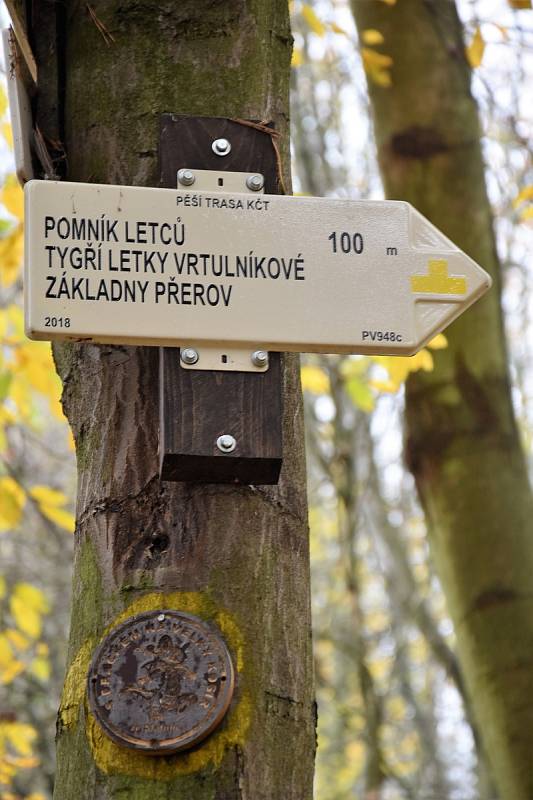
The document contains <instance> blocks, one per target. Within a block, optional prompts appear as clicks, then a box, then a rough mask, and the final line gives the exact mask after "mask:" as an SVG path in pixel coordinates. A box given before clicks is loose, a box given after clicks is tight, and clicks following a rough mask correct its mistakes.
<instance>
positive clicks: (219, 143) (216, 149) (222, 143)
mask: <svg viewBox="0 0 533 800" xmlns="http://www.w3.org/2000/svg"><path fill="white" fill-rule="evenodd" d="M211 149H212V150H213V153H214V154H215V155H217V156H227V155H228V153H231V143H230V142H228V140H227V139H215V141H214V142H213V144H212V145H211Z"/></svg>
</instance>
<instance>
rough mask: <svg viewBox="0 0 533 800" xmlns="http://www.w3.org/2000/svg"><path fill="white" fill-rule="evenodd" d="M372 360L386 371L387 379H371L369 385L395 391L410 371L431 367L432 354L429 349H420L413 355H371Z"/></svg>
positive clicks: (386, 390)
mask: <svg viewBox="0 0 533 800" xmlns="http://www.w3.org/2000/svg"><path fill="white" fill-rule="evenodd" d="M371 358H372V361H374V362H375V363H376V364H379V365H380V366H382V367H384V368H385V369H386V371H387V372H388V377H389V380H388V381H376V380H372V381H371V382H370V383H371V386H372V387H373V388H374V389H377V390H378V391H382V392H397V391H399V389H400V388H401V386H402V384H403V383H404V381H405V380H406V378H407V376H408V375H409V373H410V372H418V370H425V371H426V372H430V371H431V370H432V369H433V356H432V355H431V353H430V352H429V350H426V349H424V350H420V352H419V353H417V354H416V355H414V356H372V357H371Z"/></svg>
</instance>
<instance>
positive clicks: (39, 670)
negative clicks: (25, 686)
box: [30, 658, 50, 682]
mask: <svg viewBox="0 0 533 800" xmlns="http://www.w3.org/2000/svg"><path fill="white" fill-rule="evenodd" d="M30 672H31V673H32V675H35V677H36V678H38V679H39V680H40V681H43V682H44V681H47V680H48V679H49V678H50V662H49V661H48V659H47V658H34V659H33V661H32V662H31V664H30Z"/></svg>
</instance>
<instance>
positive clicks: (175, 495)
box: [32, 0, 315, 800]
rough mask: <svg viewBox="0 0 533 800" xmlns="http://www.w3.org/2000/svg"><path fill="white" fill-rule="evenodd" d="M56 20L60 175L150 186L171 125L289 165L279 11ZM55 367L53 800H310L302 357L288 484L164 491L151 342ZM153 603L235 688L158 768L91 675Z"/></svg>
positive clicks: (98, 4) (72, 358) (283, 20)
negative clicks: (222, 708)
mask: <svg viewBox="0 0 533 800" xmlns="http://www.w3.org/2000/svg"><path fill="white" fill-rule="evenodd" d="M56 8H57V28H56V35H57V38H56V40H55V41H54V40H50V39H48V40H47V42H46V43H45V42H43V41H39V36H40V29H39V24H40V22H39V21H40V20H41V21H42V20H43V19H44V18H48V20H49V18H50V16H51V15H52V12H51V11H50V5H49V4H48V3H47V2H46V1H45V0H43V2H42V3H41V1H40V0H35V2H34V9H33V16H32V19H33V23H34V29H33V36H34V40H35V42H36V45H37V46H36V51H37V52H38V53H39V57H40V65H39V66H40V69H41V73H40V78H41V94H40V96H39V99H38V120H39V121H40V122H41V124H42V125H43V128H44V131H43V132H44V133H45V134H46V133H48V134H49V135H50V137H51V138H53V139H56V137H57V135H58V133H59V134H60V135H62V136H63V138H64V141H63V144H64V147H65V152H66V156H67V161H66V163H67V169H66V174H65V177H66V178H67V179H68V180H71V181H89V182H94V183H119V184H135V185H156V184H157V178H158V172H157V148H158V133H159V115H160V114H161V113H163V112H167V111H168V112H175V113H181V114H190V115H201V114H205V115H211V116H226V117H242V118H248V119H260V120H273V121H274V123H275V125H276V128H277V129H278V130H280V131H281V132H282V133H283V135H284V138H283V142H284V146H283V161H284V166H285V170H286V171H288V146H287V136H286V134H287V109H288V97H287V90H288V73H289V61H290V52H291V37H290V31H289V20H288V9H287V3H286V2H285V0H268V1H266V2H265V0H234V2H231V3H227V2H222V0H219V1H218V2H216V1H214V0H185V1H184V2H180V3H175V2H158V3H153V2H148V0H95V1H94V2H93V3H92V4H91V9H92V11H93V12H94V15H96V18H97V19H98V20H99V23H100V24H101V26H103V29H104V30H107V31H108V32H109V33H110V34H111V36H112V39H108V41H107V42H106V41H105V39H104V36H103V33H102V28H100V29H99V27H97V25H96V24H95V18H94V16H93V14H90V13H89V7H88V6H86V4H85V3H83V4H80V3H77V2H76V3H75V2H70V1H69V0H67V2H66V3H65V5H59V4H58V6H57V7H56ZM47 15H48V16H47ZM56 57H57V60H58V64H59V68H58V69H57V70H56V66H55V63H56ZM57 76H59V80H58V79H57ZM56 105H57V108H59V111H60V118H59V120H57V119H56V118H55V116H54V113H53V111H54V108H55V106H56ZM55 144H57V142H56V143H55ZM286 179H287V176H286ZM55 356H56V363H57V367H58V371H59V373H60V375H61V377H62V379H63V385H64V405H65V409H66V412H67V415H68V417H69V420H70V423H71V425H72V428H73V430H74V436H75V440H76V451H77V459H78V470H79V486H78V501H77V531H76V556H75V567H74V605H73V612H72V627H71V634H70V652H69V668H68V671H67V678H66V683H65V690H64V695H63V698H62V703H61V708H60V712H59V719H58V772H57V781H56V790H55V795H54V797H55V798H56V800H73V798H79V799H80V800H96V798H98V800H100V799H102V800H104V798H105V799H106V800H107V798H117V799H118V798H128V800H148V798H149V799H150V800H167V798H168V799H169V800H170V798H172V800H178V799H179V798H183V799H184V800H207V798H209V799H210V800H211V799H212V800H214V799H215V798H216V799H217V800H223V799H224V800H230V798H254V800H260V798H265V800H266V798H268V800H274V799H277V798H279V800H287V799H289V798H293V799H294V800H304V798H309V797H310V796H311V791H312V789H311V787H312V772H313V755H314V744H315V734H314V722H315V719H314V717H315V714H314V703H313V689H312V660H311V640H310V604H309V564H308V540H307V521H306V498H305V476H304V454H303V435H302V409H301V401H300V394H299V386H298V362H297V359H296V358H293V357H290V358H288V359H286V361H285V365H286V366H285V370H284V376H283V384H284V402H285V416H284V448H285V450H284V455H285V462H284V468H283V471H282V477H281V481H280V484H279V486H278V487H268V488H266V487H253V486H244V487H240V488H234V487H231V486H218V485H192V484H182V485H179V484H168V483H165V484H161V483H160V482H159V480H158V478H157V471H158V461H157V439H158V436H157V433H158V432H157V426H158V351H157V348H129V347H104V346H100V347H98V346H92V345H87V346H60V347H56V348H55ZM161 606H163V607H164V606H166V607H173V608H177V609H181V610H184V611H189V612H192V613H195V614H197V615H198V616H200V617H203V618H206V619H211V620H214V621H215V622H216V623H217V625H218V626H219V628H220V629H221V630H222V633H223V634H224V637H225V639H226V641H227V643H228V645H229V647H230V649H231V651H232V653H233V656H234V659H235V662H236V665H237V668H238V687H237V692H236V698H235V700H234V702H233V704H232V707H231V709H230V712H229V714H228V717H227V718H226V720H225V721H224V722H223V724H222V726H221V728H220V729H219V730H218V731H217V732H215V733H214V734H213V735H212V736H210V737H209V738H208V739H207V740H206V742H205V744H203V745H201V746H199V747H197V748H196V749H194V750H192V751H190V752H189V753H188V754H182V755H176V756H172V757H165V758H158V757H155V758H154V757H152V758H150V757H147V756H142V755H139V754H136V753H134V752H133V751H131V752H130V751H128V750H124V749H121V748H119V747H117V746H116V745H114V744H112V743H111V742H110V740H108V739H107V738H106V737H105V736H104V735H103V734H102V732H101V731H100V729H99V727H98V725H97V724H96V723H95V722H94V720H92V718H91V716H90V715H89V714H88V711H87V705H86V699H85V680H86V670H87V666H88V662H89V659H90V657H91V653H92V652H93V650H94V647H95V646H96V644H97V642H98V641H99V640H100V639H101V637H102V635H103V633H104V631H106V630H109V628H110V627H111V626H114V625H115V624H117V623H118V622H120V621H122V620H124V619H125V618H127V617H128V616H130V615H131V614H132V613H135V612H137V611H141V610H145V609H150V608H156V607H161Z"/></svg>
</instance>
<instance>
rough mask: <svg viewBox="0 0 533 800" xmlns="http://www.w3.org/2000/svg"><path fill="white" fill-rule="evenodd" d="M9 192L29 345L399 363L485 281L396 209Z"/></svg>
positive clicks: (185, 194) (327, 202)
mask: <svg viewBox="0 0 533 800" xmlns="http://www.w3.org/2000/svg"><path fill="white" fill-rule="evenodd" d="M196 172H197V173H198V172H199V171H196ZM220 180H222V178H221V179H220ZM199 185H201V182H200V183H199ZM219 185H222V184H220V183H219ZM25 195H26V246H25V252H26V267H25V281H26V331H27V334H28V336H30V338H33V339H72V340H76V341H94V342H114V343H129V344H137V345H143V344H149V345H163V346H176V345H187V344H196V345H198V344H200V345H204V346H207V347H218V346H220V345H223V346H227V347H246V348H252V349H254V350H256V349H258V348H260V349H264V350H279V351H286V350H288V351H299V352H321V353H376V352H377V353H383V354H392V355H412V354H414V353H415V352H417V350H419V349H420V348H421V347H422V346H423V345H424V344H425V343H426V342H428V341H429V340H430V339H431V338H432V337H433V336H435V335H436V334H437V333H438V332H439V331H441V330H443V329H444V328H445V327H446V326H447V325H448V324H449V323H450V322H452V321H453V320H454V319H456V317H458V316H459V315H460V314H461V313H462V312H463V311H465V310H466V309H467V308H468V307H469V306H470V305H471V304H472V303H474V302H475V300H477V299H478V298H479V297H481V295H482V294H483V293H484V292H485V291H487V289H489V287H490V285H491V279H490V277H489V276H488V275H487V273H486V272H485V271H484V270H483V269H481V267H479V266H478V265H477V264H476V263H475V262H474V261H473V260H472V259H471V258H469V257H468V256H467V255H465V253H463V252H462V251H461V250H459V249H458V248H457V247H456V246H455V245H454V244H453V243H452V242H451V241H450V240H449V239H447V238H446V237H445V236H444V235H443V234H442V233H440V231H438V230H437V229H436V228H435V227H434V226H433V225H432V224H431V223H430V222H428V220H426V219H425V218H424V217H423V216H422V215H421V214H419V213H418V212H417V211H416V210H415V209H414V208H413V207H412V206H410V205H409V204H408V203H405V202H397V201H383V202H371V201H354V200H345V199H329V198H314V197H305V198H303V197H284V196H278V195H261V194H254V195H251V194H250V193H248V194H244V193H242V194H241V193H224V194H221V193H217V192H212V191H211V192H209V191H198V190H195V187H194V185H191V187H190V190H187V191H184V190H179V191H178V190H172V189H148V188H139V187H131V186H108V185H96V184H81V183H64V182H53V181H30V182H29V183H28V184H27V185H26V187H25Z"/></svg>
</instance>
